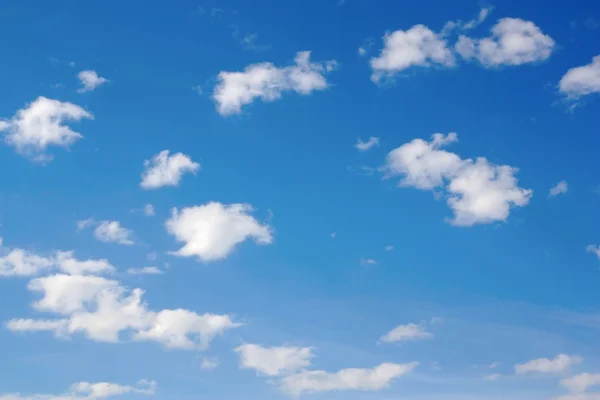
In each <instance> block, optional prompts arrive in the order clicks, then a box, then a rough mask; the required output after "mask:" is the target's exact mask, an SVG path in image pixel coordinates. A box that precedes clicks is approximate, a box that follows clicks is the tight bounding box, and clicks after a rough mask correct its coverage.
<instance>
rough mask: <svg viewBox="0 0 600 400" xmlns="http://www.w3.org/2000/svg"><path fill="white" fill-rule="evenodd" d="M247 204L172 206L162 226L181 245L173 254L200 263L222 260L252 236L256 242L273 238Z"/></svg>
mask: <svg viewBox="0 0 600 400" xmlns="http://www.w3.org/2000/svg"><path fill="white" fill-rule="evenodd" d="M251 212H252V207H251V206H250V205H248V204H229V205H227V204H221V203H218V202H210V203H207V204H204V205H200V206H195V207H187V208H183V209H182V210H181V211H180V210H178V209H176V208H174V209H173V210H172V215H171V218H170V219H169V220H167V221H166V223H165V225H166V228H167V231H168V232H169V234H171V235H173V236H174V237H175V238H176V239H177V241H179V242H183V243H184V246H183V247H182V248H180V249H179V250H177V251H174V252H173V253H172V254H174V255H176V256H180V257H196V258H197V259H198V260H200V261H203V262H210V261H216V260H220V259H223V258H225V257H227V256H228V255H229V253H231V252H232V251H233V250H234V249H235V247H236V246H237V245H238V244H240V243H242V242H244V241H246V240H248V239H253V240H254V241H255V242H256V243H257V244H270V243H272V241H273V235H272V230H271V228H270V227H269V226H268V225H266V224H264V225H263V224H261V223H260V222H259V221H258V220H257V219H256V218H254V217H253V216H252V215H251V214H250V213H251Z"/></svg>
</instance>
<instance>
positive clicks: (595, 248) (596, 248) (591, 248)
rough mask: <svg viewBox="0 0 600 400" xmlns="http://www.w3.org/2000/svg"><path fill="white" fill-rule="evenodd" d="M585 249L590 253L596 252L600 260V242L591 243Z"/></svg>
mask: <svg viewBox="0 0 600 400" xmlns="http://www.w3.org/2000/svg"><path fill="white" fill-rule="evenodd" d="M585 251H587V252H588V253H592V254H595V255H596V257H598V260H600V244H589V245H588V246H587V247H586V248H585Z"/></svg>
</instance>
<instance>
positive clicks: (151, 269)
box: [127, 267, 163, 275]
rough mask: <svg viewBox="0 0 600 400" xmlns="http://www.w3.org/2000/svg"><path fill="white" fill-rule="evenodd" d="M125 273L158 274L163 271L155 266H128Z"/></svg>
mask: <svg viewBox="0 0 600 400" xmlns="http://www.w3.org/2000/svg"><path fill="white" fill-rule="evenodd" d="M127 273H128V274H130V275H160V274H162V273H163V271H161V270H160V269H159V268H157V267H142V268H129V269H128V270H127Z"/></svg>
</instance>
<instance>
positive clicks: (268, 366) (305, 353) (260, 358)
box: [235, 344, 313, 376]
mask: <svg viewBox="0 0 600 400" xmlns="http://www.w3.org/2000/svg"><path fill="white" fill-rule="evenodd" d="M235 352H236V353H238V354H239V355H240V367H241V368H245V369H254V370H256V371H257V372H258V373H260V374H262V375H266V376H282V375H288V374H290V373H294V372H296V371H298V370H301V369H304V368H306V367H308V366H310V364H311V359H312V358H313V353H312V349H311V348H310V347H294V346H279V347H262V346H259V345H256V344H244V345H242V346H239V347H237V348H236V349H235Z"/></svg>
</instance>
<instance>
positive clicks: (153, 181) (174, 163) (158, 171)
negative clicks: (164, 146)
mask: <svg viewBox="0 0 600 400" xmlns="http://www.w3.org/2000/svg"><path fill="white" fill-rule="evenodd" d="M144 167H145V168H146V169H145V170H144V172H143V173H142V182H141V183H140V186H141V187H142V189H146V190H150V189H158V188H161V187H163V186H179V182H180V181H181V177H182V176H183V174H186V173H192V174H194V175H195V174H196V173H197V172H198V171H199V170H200V164H198V163H197V162H194V161H192V159H191V158H190V157H189V156H186V155H185V154H183V153H175V154H173V155H169V150H163V151H161V152H160V153H158V154H157V155H155V156H154V157H152V159H150V160H146V161H144Z"/></svg>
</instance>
